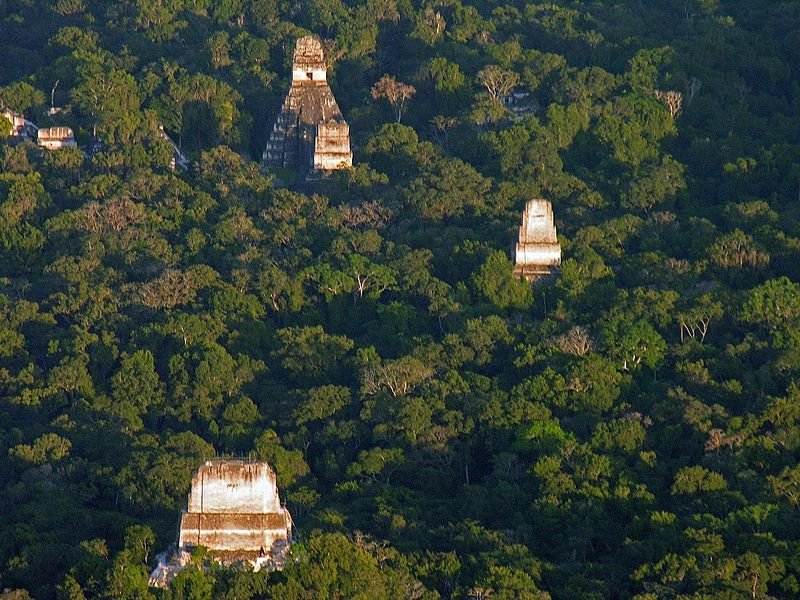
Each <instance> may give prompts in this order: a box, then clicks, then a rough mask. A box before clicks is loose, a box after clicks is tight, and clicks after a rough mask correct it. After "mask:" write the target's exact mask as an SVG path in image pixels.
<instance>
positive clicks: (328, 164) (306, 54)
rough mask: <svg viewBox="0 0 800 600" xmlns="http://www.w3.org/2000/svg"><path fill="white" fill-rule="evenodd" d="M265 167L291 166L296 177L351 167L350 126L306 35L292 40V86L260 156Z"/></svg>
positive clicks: (317, 47) (319, 53)
mask: <svg viewBox="0 0 800 600" xmlns="http://www.w3.org/2000/svg"><path fill="white" fill-rule="evenodd" d="M263 161H264V164H265V165H266V166H267V167H273V168H280V167H288V168H296V169H298V170H299V172H300V177H301V178H308V177H309V176H310V175H313V174H314V173H319V172H321V171H330V170H334V169H346V168H348V167H351V166H353V153H352V152H351V151H350V127H349V126H348V125H347V122H346V121H345V120H344V116H343V115H342V111H341V110H340V109H339V105H338V104H336V98H334V97H333V92H331V88H330V87H329V86H328V79H327V73H326V69H325V56H324V52H323V49H322V44H321V43H320V41H319V40H318V39H317V38H315V37H312V36H305V37H302V38H300V39H298V40H297V44H296V46H295V50H294V59H293V64H292V85H291V87H290V88H289V91H288V93H287V94H286V96H285V97H284V99H283V104H282V106H281V110H280V113H279V114H278V117H277V119H276V120H275V124H274V126H273V128H272V132H271V133H270V136H269V141H268V142H267V147H266V149H265V150H264V155H263Z"/></svg>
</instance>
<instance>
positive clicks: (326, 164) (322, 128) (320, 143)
mask: <svg viewBox="0 0 800 600" xmlns="http://www.w3.org/2000/svg"><path fill="white" fill-rule="evenodd" d="M352 165H353V153H352V152H351V151H350V126H349V125H348V124H347V123H344V122H336V121H329V122H328V123H320V124H319V125H317V132H316V136H315V140H314V168H315V169H323V170H327V169H341V168H342V167H351V166H352Z"/></svg>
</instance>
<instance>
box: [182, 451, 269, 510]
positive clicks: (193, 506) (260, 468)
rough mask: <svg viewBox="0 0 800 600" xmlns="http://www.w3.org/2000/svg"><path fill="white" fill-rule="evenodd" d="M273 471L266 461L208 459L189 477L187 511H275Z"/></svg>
mask: <svg viewBox="0 0 800 600" xmlns="http://www.w3.org/2000/svg"><path fill="white" fill-rule="evenodd" d="M279 510H280V502H279V499H278V490H277V485H276V479H275V473H274V472H273V471H272V469H270V468H269V465H267V464H266V463H253V462H239V461H209V462H206V463H205V464H204V465H202V466H201V467H200V468H199V469H198V470H197V473H196V474H195V476H194V477H193V478H192V490H191V492H190V494H189V512H190V513H221V514H226V513H227V514H230V513H245V514H247V513H253V514H263V513H272V512H278V511H279Z"/></svg>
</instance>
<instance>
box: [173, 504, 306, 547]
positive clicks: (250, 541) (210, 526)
mask: <svg viewBox="0 0 800 600" xmlns="http://www.w3.org/2000/svg"><path fill="white" fill-rule="evenodd" d="M290 534H291V519H290V517H289V513H288V512H286V511H285V510H281V511H280V512H278V513H271V514H262V515H222V514H193V513H184V514H183V516H182V517H181V532H180V539H179V540H178V545H179V547H181V548H187V547H192V546H205V547H207V548H210V549H212V550H215V551H222V552H235V551H243V552H259V551H261V550H263V551H264V552H269V551H270V549H271V548H272V545H273V544H274V543H275V542H276V541H279V540H288V539H289V537H290Z"/></svg>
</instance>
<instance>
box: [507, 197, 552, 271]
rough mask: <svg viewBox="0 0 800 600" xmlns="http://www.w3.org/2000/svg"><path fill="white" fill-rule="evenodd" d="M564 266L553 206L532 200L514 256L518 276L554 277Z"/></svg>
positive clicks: (527, 207) (524, 217)
mask: <svg viewBox="0 0 800 600" xmlns="http://www.w3.org/2000/svg"><path fill="white" fill-rule="evenodd" d="M560 266H561V245H560V244H559V243H558V239H557V236H556V226H555V221H554V217H553V205H552V204H551V203H550V202H549V201H548V200H542V199H534V200H529V201H528V203H527V204H526V205H525V210H524V211H523V213H522V226H521V227H520V228H519V241H518V242H517V246H516V251H515V253H514V275H516V276H518V277H524V278H525V279H528V280H529V281H530V280H535V279H541V278H543V277H547V276H548V275H552V274H553V273H554V272H555V271H556V270H557V269H558V268H559V267H560Z"/></svg>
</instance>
